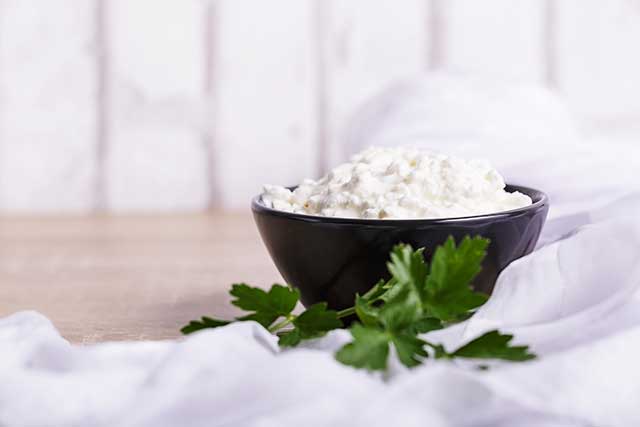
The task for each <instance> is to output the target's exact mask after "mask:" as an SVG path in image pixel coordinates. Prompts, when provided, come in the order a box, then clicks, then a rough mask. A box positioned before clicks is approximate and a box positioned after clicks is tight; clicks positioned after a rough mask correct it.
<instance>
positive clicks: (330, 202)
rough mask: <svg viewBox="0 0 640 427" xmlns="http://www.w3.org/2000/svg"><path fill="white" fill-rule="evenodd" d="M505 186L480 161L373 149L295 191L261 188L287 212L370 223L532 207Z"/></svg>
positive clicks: (275, 205) (270, 201)
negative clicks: (362, 220) (377, 220)
mask: <svg viewBox="0 0 640 427" xmlns="http://www.w3.org/2000/svg"><path fill="white" fill-rule="evenodd" d="M504 187H505V183H504V179H503V178H502V176H501V175H500V174H499V173H498V171H496V170H495V169H494V168H492V167H491V165H490V164H489V163H488V162H486V161H483V160H464V159H460V158H456V157H452V156H446V155H442V154H436V153H431V152H425V151H420V150H416V149H408V148H375V147H374V148H369V149H367V150H365V151H363V152H361V153H359V154H357V155H355V156H353V157H352V158H351V161H350V162H348V163H344V164H342V165H340V166H338V167H336V168H335V169H333V170H332V171H331V172H329V173H328V174H327V175H325V176H324V177H322V178H320V179H319V180H317V181H315V180H312V179H305V180H304V181H303V182H302V183H301V184H300V185H299V186H298V187H297V188H296V189H295V190H293V191H291V190H289V189H287V188H285V187H281V186H276V185H265V187H264V193H263V194H262V202H263V203H264V204H265V206H267V207H271V208H274V209H278V210H282V211H287V212H295V213H301V214H308V215H318V216H327V217H341V218H374V219H407V218H455V217H464V216H472V215H480V214H487V213H494V212H500V211H505V210H510V209H515V208H520V207H524V206H528V205H530V204H531V198H529V196H527V195H525V194H522V193H518V192H514V193H508V192H506V191H505V190H504Z"/></svg>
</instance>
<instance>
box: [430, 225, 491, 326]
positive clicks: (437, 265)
mask: <svg viewBox="0 0 640 427" xmlns="http://www.w3.org/2000/svg"><path fill="white" fill-rule="evenodd" d="M488 244H489V241H488V240H487V239H483V238H481V237H474V238H469V237H468V236H467V237H465V238H464V239H463V240H462V242H461V243H460V245H459V246H458V247H457V248H456V244H455V241H454V240H453V237H449V238H448V239H447V241H446V242H445V243H444V245H442V246H439V247H438V248H437V249H436V250H435V252H434V254H433V258H432V259H431V269H430V271H429V275H428V277H427V280H426V289H425V293H424V294H423V303H424V306H425V310H426V311H427V312H428V313H429V314H431V315H432V316H433V317H437V318H438V319H441V320H456V319H458V318H459V317H460V316H461V315H465V314H467V313H468V312H469V311H470V310H473V309H475V308H477V307H479V306H480V305H482V304H484V303H485V301H486V300H487V296H486V295H484V294H481V293H478V292H474V291H473V290H472V289H471V286H470V284H471V281H472V280H473V279H474V278H475V277H476V275H477V274H478V273H479V272H480V270H481V268H482V267H481V264H482V260H483V259H484V257H485V254H486V248H487V245H488Z"/></svg>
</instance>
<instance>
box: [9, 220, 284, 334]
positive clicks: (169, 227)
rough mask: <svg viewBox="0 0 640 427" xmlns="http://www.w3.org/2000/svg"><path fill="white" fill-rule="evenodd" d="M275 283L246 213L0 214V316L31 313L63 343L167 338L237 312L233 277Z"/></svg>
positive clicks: (237, 279) (271, 268) (263, 284)
mask: <svg viewBox="0 0 640 427" xmlns="http://www.w3.org/2000/svg"><path fill="white" fill-rule="evenodd" d="M281 280H282V279H281V278H280V275H279V274H278V272H277V270H276V269H275V267H274V266H273V264H272V262H271V260H270V258H269V255H268V253H267V251H266V249H265V247H264V246H263V244H262V242H261V241H260V237H259V235H258V232H257V230H256V228H255V225H254V223H253V219H252V218H251V216H250V215H249V214H230V213H215V214H207V215H193V216H136V217H113V216H91V217H61V218H3V219H0V316H6V315H8V314H11V313H14V312H16V311H19V310H37V311H39V312H40V313H42V314H44V315H45V316H47V317H48V318H49V319H51V320H52V321H53V323H54V325H55V326H56V327H57V328H58V330H59V331H60V332H61V334H62V335H63V336H64V337H65V338H67V339H68V340H70V341H71V342H76V343H91V342H100V341H109V340H128V339H134V340H139V339H163V338H175V337H178V336H179V335H180V333H179V328H180V327H181V326H182V325H184V324H185V323H186V322H187V321H188V320H190V319H192V318H196V317H199V316H201V315H216V316H220V317H225V316H232V315H234V314H237V313H238V312H237V311H236V310H235V307H233V306H231V305H230V304H229V298H228V296H227V295H228V294H227V290H228V289H229V287H230V285H231V283H234V282H240V281H244V282H247V283H250V284H254V285H259V286H268V285H270V284H271V283H273V282H275V281H281Z"/></svg>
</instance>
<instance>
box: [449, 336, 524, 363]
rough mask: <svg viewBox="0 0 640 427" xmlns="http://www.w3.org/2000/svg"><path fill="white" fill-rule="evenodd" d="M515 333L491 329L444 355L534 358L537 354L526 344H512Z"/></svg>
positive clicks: (516, 358)
mask: <svg viewBox="0 0 640 427" xmlns="http://www.w3.org/2000/svg"><path fill="white" fill-rule="evenodd" d="M512 339H513V335H510V334H501V333H500V332H498V331H495V330H494V331H489V332H487V333H486V334H484V335H481V336H479V337H478V338H476V339H474V340H472V341H470V342H468V343H467V344H465V345H463V346H462V347H460V348H459V349H457V350H456V351H454V352H453V353H447V354H446V356H444V357H449V358H451V357H464V358H468V359H502V360H511V361H517V362H522V361H525V360H531V359H534V358H535V357H536V356H535V355H534V354H533V353H530V352H529V347H528V346H526V345H521V346H511V344H510V341H511V340H512Z"/></svg>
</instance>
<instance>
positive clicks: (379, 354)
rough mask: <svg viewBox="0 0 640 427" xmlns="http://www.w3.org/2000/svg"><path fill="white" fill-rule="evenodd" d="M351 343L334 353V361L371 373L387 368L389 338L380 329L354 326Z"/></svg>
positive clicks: (357, 324)
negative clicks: (367, 370)
mask: <svg viewBox="0 0 640 427" xmlns="http://www.w3.org/2000/svg"><path fill="white" fill-rule="evenodd" d="M350 332H351V335H352V336H353V341H352V342H350V343H349V344H346V345H345V346H344V347H342V348H341V349H340V350H338V352H337V353H336V359H337V360H338V361H339V362H340V363H344V364H345V365H350V366H354V367H356V368H365V369H369V370H371V371H376V370H384V369H386V368H387V358H388V356H389V336H388V335H387V334H386V333H385V332H384V331H383V330H381V329H378V328H371V327H367V326H363V325H360V324H359V323H356V324H354V325H353V326H352V327H351V330H350Z"/></svg>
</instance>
